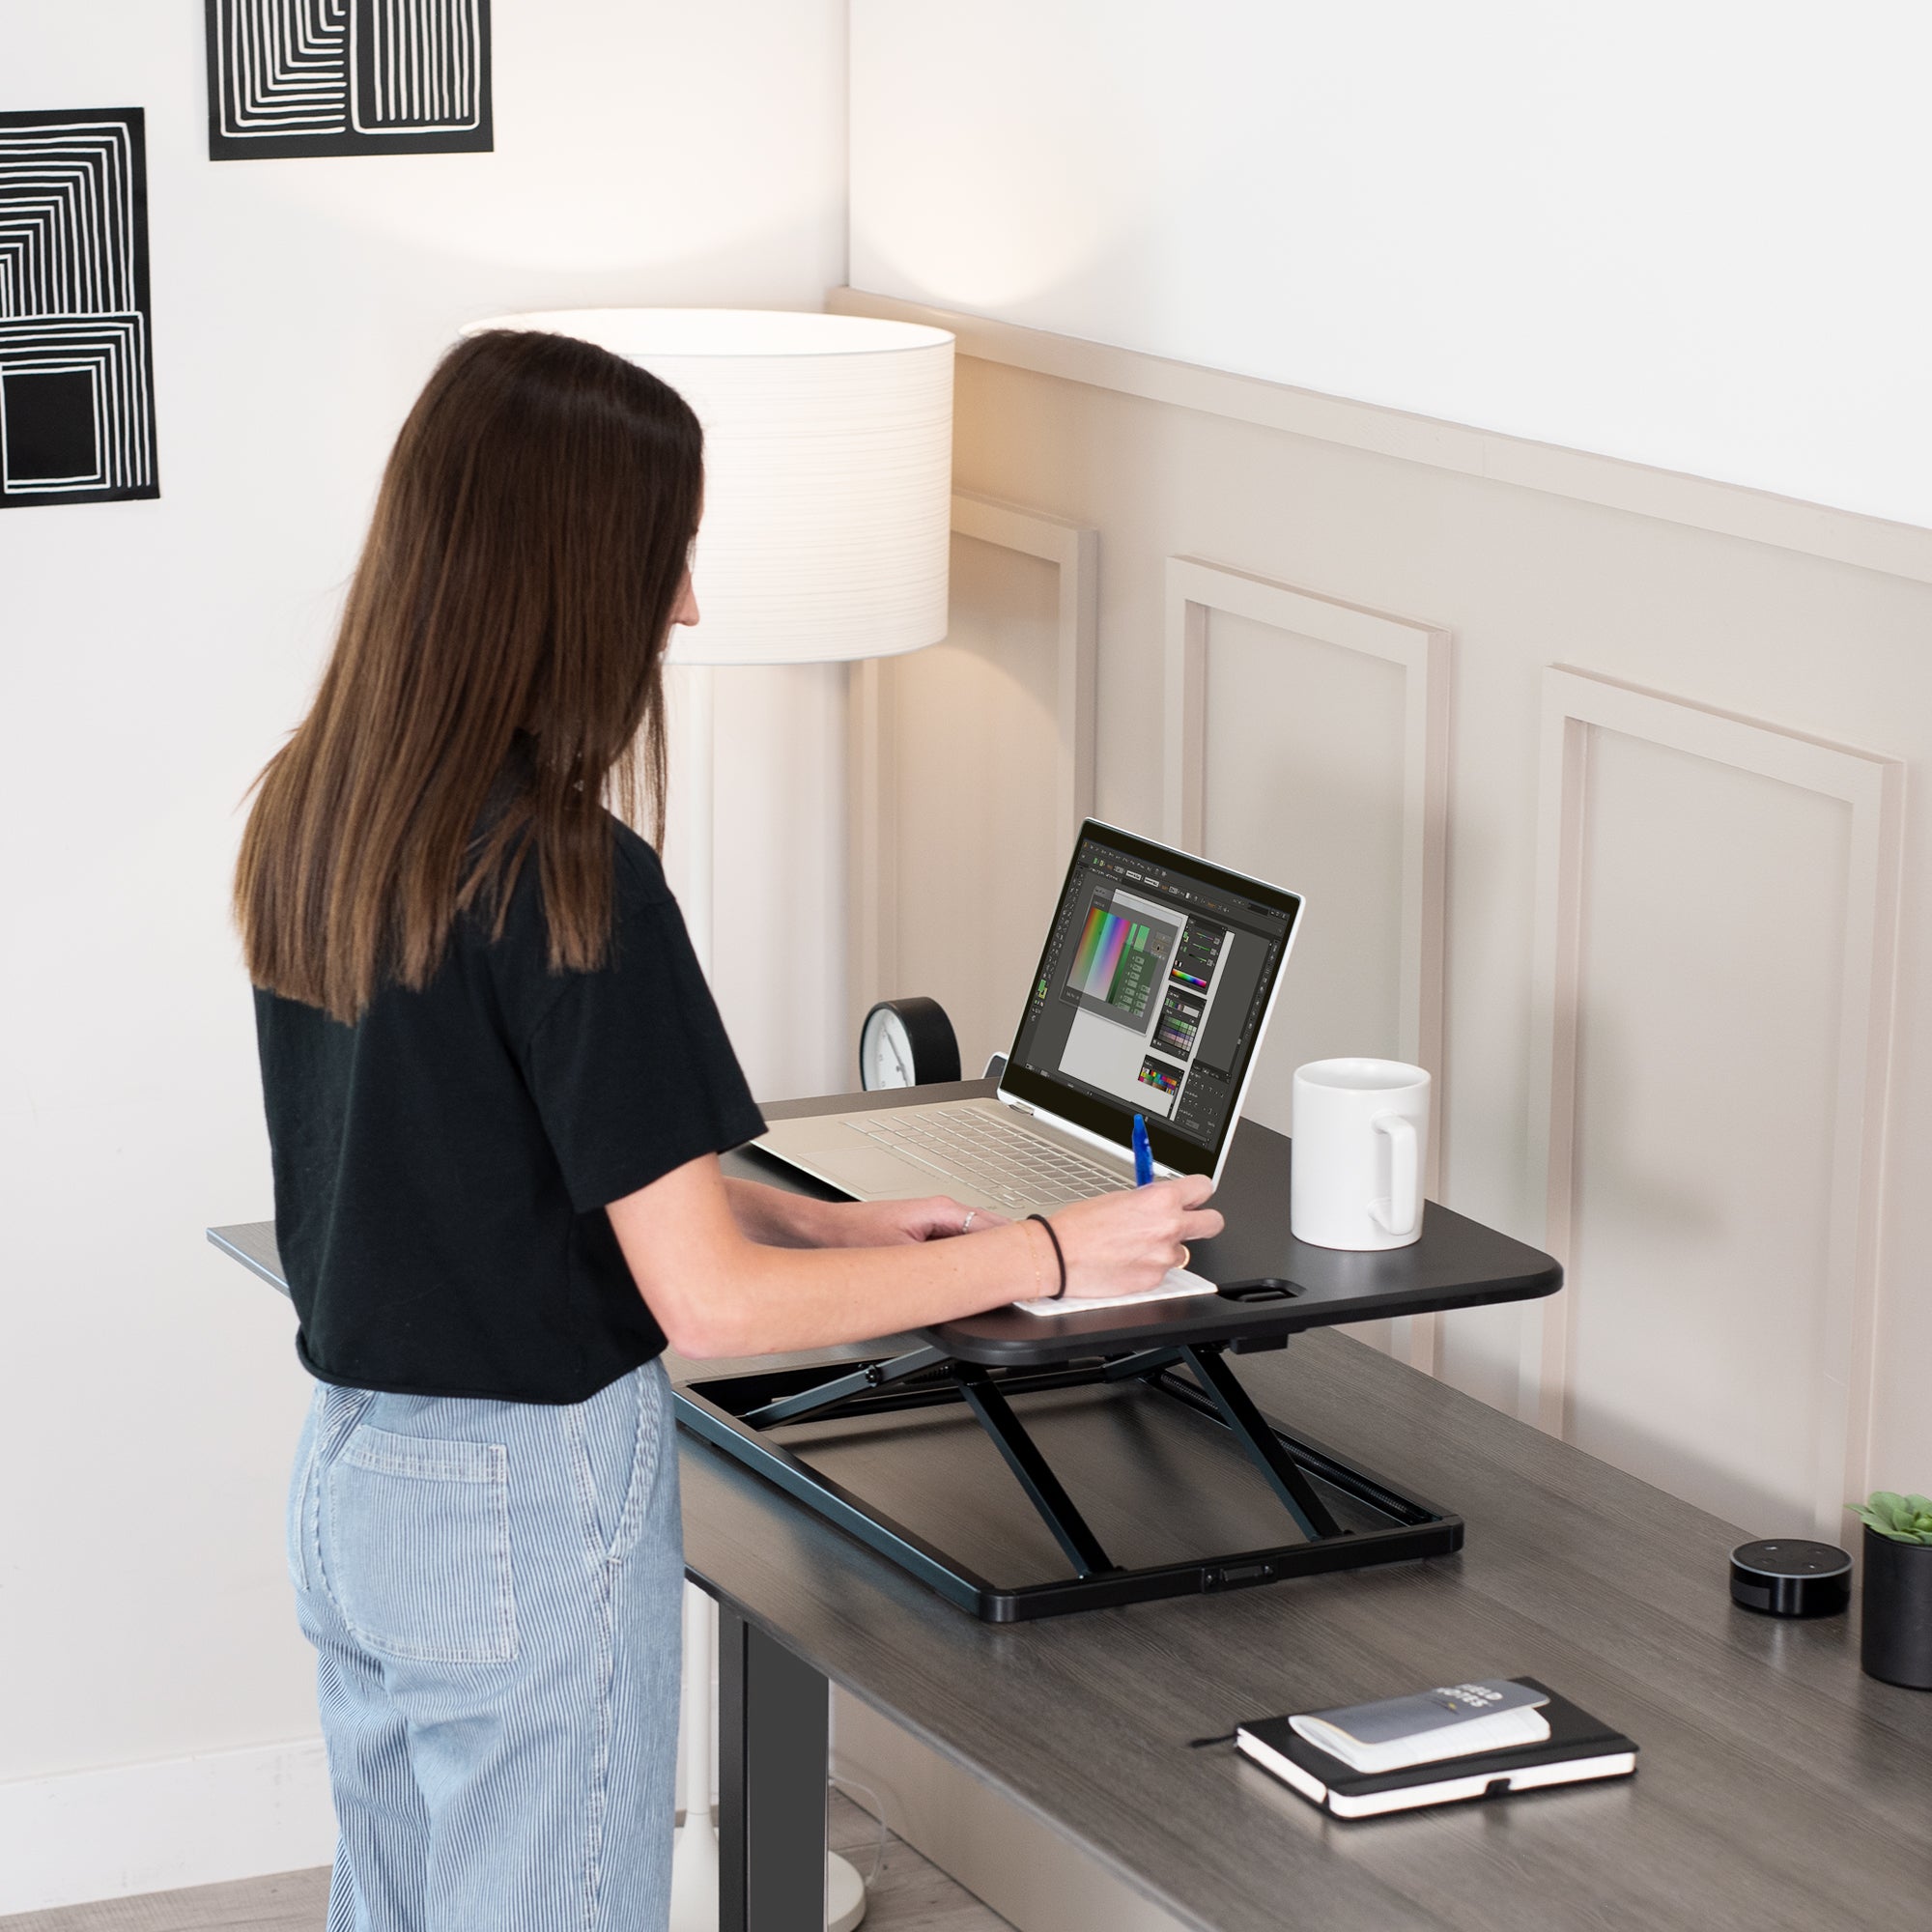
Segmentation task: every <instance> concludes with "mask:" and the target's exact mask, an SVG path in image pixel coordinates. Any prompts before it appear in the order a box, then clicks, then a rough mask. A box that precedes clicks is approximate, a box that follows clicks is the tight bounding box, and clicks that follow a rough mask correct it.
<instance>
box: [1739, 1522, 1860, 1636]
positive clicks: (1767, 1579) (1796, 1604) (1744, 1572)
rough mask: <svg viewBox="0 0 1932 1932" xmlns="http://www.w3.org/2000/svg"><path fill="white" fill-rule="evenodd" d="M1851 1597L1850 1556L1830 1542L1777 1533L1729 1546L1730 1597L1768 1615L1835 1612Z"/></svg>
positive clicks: (1796, 1615)
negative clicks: (1776, 1534)
mask: <svg viewBox="0 0 1932 1932" xmlns="http://www.w3.org/2000/svg"><path fill="white" fill-rule="evenodd" d="M1851 1601H1852V1559H1851V1556H1850V1554H1849V1553H1848V1552H1847V1551H1845V1550H1843V1549H1840V1548H1837V1547H1836V1546H1835V1545H1834V1544H1830V1543H1804V1542H1801V1541H1799V1540H1798V1539H1796V1538H1786V1537H1776V1538H1774V1539H1772V1540H1771V1541H1769V1542H1765V1543H1741V1544H1739V1545H1738V1547H1737V1548H1735V1549H1734V1550H1732V1551H1731V1602H1732V1603H1734V1604H1738V1605H1742V1606H1743V1607H1744V1608H1745V1609H1747V1610H1758V1611H1761V1612H1762V1613H1763V1614H1764V1615H1765V1616H1768V1617H1834V1616H1836V1615H1837V1614H1838V1612H1839V1611H1840V1610H1842V1609H1843V1608H1844V1607H1845V1605H1847V1604H1849V1603H1850V1602H1851Z"/></svg>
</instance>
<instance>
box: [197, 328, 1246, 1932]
mask: <svg viewBox="0 0 1932 1932" xmlns="http://www.w3.org/2000/svg"><path fill="white" fill-rule="evenodd" d="M702 490H703V470H702V443H701V436H700V432H699V429H698V425H697V421H696V417H695V416H694V415H693V414H692V412H691V410H690V409H689V407H688V406H687V405H686V404H685V403H684V402H683V400H682V399H681V398H680V397H679V396H677V394H676V393H675V392H674V391H672V390H671V389H669V388H668V387H667V386H666V385H665V384H663V383H661V382H659V381H658V380H657V379H656V378H654V377H652V376H650V375H648V374H646V373H645V372H644V371H642V370H641V369H639V368H637V367H635V366H634V365H632V364H631V363H629V362H626V361H624V360H622V359H621V358H619V357H617V356H614V355H609V354H608V353H606V352H605V351H603V350H600V349H597V348H594V347H592V346H591V345H589V344H587V343H583V342H579V341H576V340H573V339H571V338H569V337H564V336H555V335H546V334H521V333H510V332H497V333H491V334H486V335H481V336H477V337H475V338H472V339H471V340H469V341H468V342H466V343H465V344H463V345H462V346H461V347H460V348H458V349H456V350H454V351H453V352H452V353H451V354H450V355H448V356H447V357H446V358H445V359H444V360H443V362H442V363H441V365H440V367H439V368H438V369H437V371H436V373H435V375H434V376H433V377H432V378H431V380H430V383H429V385H428V387H427V388H426V389H425V390H424V392H423V394H422V397H421V398H420V400H419V401H418V402H417V404H416V406H415V408H414V410H413V411H412V412H411V415H410V417H409V420H408V422H407V423H406V424H405V425H404V427H403V431H402V434H401V437H400V438H399V439H398V441H397V444H396V448H395V451H394V453H393V454H392V456H391V458H390V460H389V465H388V468H387V470H386V473H385V475H384V482H383V488H382V493H381V496H380V498H379V500H378V503H377V508H376V516H375V522H374V525H373V527H372V528H371V531H370V534H369V539H368V544H367V547H366V549H365V551H364V553H363V556H362V560H361V563H360V565H359V567H358V569H357V571H356V575H355V582H354V584H353V586H352V588H351V591H350V595H349V600H348V605H347V609H346V611H345V613H344V616H343V621H342V628H341V632H340V635H339V637H338V639H337V641H336V645H335V650H334V653H333V655H332V657H331V659H330V661H329V664H328V667H327V670H326V672H325V673H324V676H323V680H322V685H321V689H320V691H319V692H318V694H317V696H316V699H315V703H314V705H313V707H312V709H311V710H310V712H309V714H308V716H307V718H306V719H305V720H304V721H303V722H302V724H301V725H300V726H299V727H298V729H297V731H296V732H295V734H294V736H293V737H292V738H291V740H290V742H289V743H288V745H287V746H286V747H285V748H284V749H283V750H282V751H281V752H280V753H278V754H277V755H276V756H275V757H274V758H273V759H272V760H271V761H270V764H269V766H268V768H267V770H266V771H265V772H264V774H263V777H262V780H261V783H260V792H259V796H258V797H257V800H256V803H255V806H254V809H253V810H252V812H251V815H250V817H249V821H248V826H247V831H246V834H245V837H244V838H243V842H242V848H241V863H240V867H239V869H238V873H237V879H236V908H237V915H238V918H239V921H240V923H241V932H242V936H243V942H244V947H245V952H246V957H247V964H248V970H249V976H250V978H251V980H253V981H254V984H255V987H256V995H255V998H256V1019H257V1030H258V1036H259V1040H260V1046H261V1060H262V1081H263V1089H264V1094H265V1097H266V1102H267V1110H268V1118H269V1130H270V1142H271V1146H272V1150H273V1158H274V1182H275V1225H276V1233H277V1237H278V1240H279V1243H280V1247H281V1253H282V1258H283V1262H284V1264H285V1265H286V1268H287V1272H288V1279H289V1285H290V1289H291V1291H292V1293H293V1295H294V1298H295V1303H296V1308H297V1312H298V1316H299V1318H300V1331H299V1336H298V1344H297V1346H298V1351H299V1353H300V1356H301V1359H302V1362H303V1364H304V1366H305V1367H306V1368H307V1369H308V1370H309V1372H310V1373H311V1374H312V1375H313V1376H314V1377H315V1378H317V1381H318V1384H319V1386H318V1388H317V1391H316V1399H315V1403H314V1406H313V1407H312V1409H311V1412H310V1415H309V1419H308V1423H307V1425H306V1427H305V1429H304V1431H303V1435H302V1439H301V1444H300V1447H299V1450H298V1457H297V1463H296V1470H295V1478H294V1482H293V1485H292V1489H291V1495H290V1508H289V1551H288V1553H289V1564H290V1570H291V1574H292V1577H293V1579H294V1582H295V1586H296V1593H297V1600H298V1609H299V1615H300V1619H301V1624H302V1628H303V1630H304V1632H305V1633H306V1634H307V1635H308V1637H309V1640H310V1641H311V1642H312V1643H313V1644H314V1646H315V1649H316V1652H317V1657H318V1671H319V1687H320V1696H321V1704H322V1715H323V1726H324V1731H325V1734H326V1736H327V1745H328V1757H329V1776H330V1779H331V1783H332V1786H333V1790H334V1796H335V1806H336V1815H337V1820H338V1823H339V1826H340V1833H341V1835H340V1843H339V1849H338V1853H337V1858H336V1866H335V1874H334V1882H333V1886H332V1889H331V1891H330V1895H329V1916H328V1924H329V1932H497V1928H500V1929H501V1932H550V1928H555V1932H564V1928H566V1927H567V1928H570V1932H598V1928H601V1927H604V1926H607V1925H609V1926H611V1927H617V1926H622V1927H624V1928H626V1932H630V1928H648V1927H653V1926H660V1925H662V1924H663V1923H664V1922H665V1918H666V1914H667V1901H668V1881H669V1865H670V1846H671V1816H672V1808H671V1807H672V1788H673V1764H674V1756H675V1747H676V1734H677V1695H678V1675H679V1672H678V1637H679V1609H678V1605H679V1589H680V1584H681V1579H682V1554H681V1542H680V1532H679V1520H678V1502H677V1460H676V1451H675V1445H674V1442H673V1439H672V1433H673V1432H672V1423H671V1415H670V1402H669V1393H668V1382H667V1378H666V1376H665V1372H664V1368H663V1365H662V1363H661V1362H660V1361H659V1359H658V1357H659V1355H660V1353H661V1351H662V1350H663V1349H664V1348H665V1346H666V1343H667V1340H668V1342H669V1343H670V1344H671V1345H672V1346H674V1347H676V1348H677V1349H678V1350H681V1351H682V1352H684V1353H686V1354H690V1355H699V1356H704V1355H731V1354H745V1353H753V1352H763V1351H768V1350H791V1349H804V1348H811V1347H815V1346H820V1345H824V1344H827V1343H833V1342H845V1341H856V1340H860V1339H864V1338H866V1337H869V1336H874V1335H881V1334H888V1333H892V1332H895V1331H896V1330H899V1329H903V1328H911V1327H919V1326H923V1325H924V1324H927V1323H930V1322H934V1321H946V1320H949V1319H952V1318H954V1317H958V1316H964V1315H970V1314H975V1313H978V1312H979V1311H980V1310H982V1309H987V1308H992V1307H995V1306H997V1305H998V1304H1000V1303H1001V1302H1004V1301H1009V1300H1013V1299H1016V1298H1021V1297H1025V1296H1029V1295H1037V1294H1050V1293H1054V1292H1055V1290H1056V1289H1057V1288H1059V1287H1060V1285H1061V1282H1062V1270H1063V1267H1064V1270H1065V1277H1064V1278H1065V1293H1068V1294H1070V1295H1083V1294H1095V1293H1126V1292H1130V1291H1132V1290H1134V1289H1137V1288H1145V1287H1151V1285H1152V1284H1153V1283H1154V1281H1156V1280H1157V1279H1158V1277H1159V1276H1160V1275H1161V1273H1162V1272H1163V1271H1164V1270H1165V1269H1167V1268H1168V1267H1170V1266H1172V1265H1174V1264H1177V1263H1179V1262H1180V1261H1181V1260H1182V1259H1183V1258H1184V1247H1183V1243H1184V1242H1186V1241H1188V1240H1191V1239H1197V1238H1202V1237H1205V1236H1209V1235H1211V1234H1213V1233H1215V1232H1217V1231H1218V1229H1219V1226H1220V1217H1219V1215H1217V1214H1215V1213H1214V1212H1213V1211H1212V1210H1210V1209H1206V1208H1203V1206H1202V1203H1203V1202H1204V1201H1205V1199H1206V1197H1207V1194H1208V1182H1207V1181H1206V1180H1204V1179H1185V1180H1177V1181H1164V1182H1159V1183H1156V1184H1155V1185H1153V1186H1150V1187H1145V1188H1141V1189H1138V1190H1131V1191H1128V1192H1124V1193H1122V1194H1117V1195H1112V1196H1109V1197H1106V1198H1104V1199H1102V1200H1098V1201H1091V1202H1085V1203H1081V1204H1079V1205H1077V1206H1075V1207H1072V1208H1066V1209H1065V1210H1063V1211H1062V1212H1061V1213H1059V1214H1058V1215H1056V1216H1055V1218H1054V1231H1055V1233H1056V1234H1057V1236H1058V1248H1059V1253H1058V1254H1056V1251H1055V1243H1054V1241H1053V1239H1052V1238H1051V1237H1050V1236H1049V1235H1048V1233H1047V1231H1046V1230H1044V1229H1043V1228H1041V1227H1039V1226H1037V1225H1035V1224H1033V1223H1030V1222H1022V1223H1019V1224H1016V1225H999V1224H998V1223H997V1217H988V1216H986V1215H984V1214H983V1213H981V1214H980V1216H979V1217H977V1218H978V1220H979V1221H980V1223H981V1224H982V1225H981V1228H980V1229H979V1230H976V1231H975V1232H974V1233H973V1234H972V1235H971V1236H970V1237H969V1238H966V1239H963V1240H962V1239H943V1238H941V1237H942V1236H957V1235H960V1234H962V1233H963V1232H964V1231H965V1227H966V1220H967V1216H966V1210H965V1209H964V1208H961V1207H960V1206H959V1204H958V1203H956V1202H953V1201H950V1200H943V1199H940V1200H929V1201H916V1202H880V1203H871V1204H866V1205H860V1204H834V1203H824V1202H818V1201H811V1200H806V1199H803V1198H800V1197H797V1196H794V1195H790V1194H786V1193H783V1192H781V1191H779V1190H777V1189H773V1188H768V1187H762V1186H759V1185H757V1184H755V1183H753V1182H748V1181H743V1180H737V1179H726V1178H725V1177H724V1175H723V1174H722V1173H721V1172H720V1169H719V1164H718V1155H719V1154H720V1153H721V1152H723V1151H726V1150H728V1149H730V1148H733V1147H736V1146H738V1145H739V1144H741V1143H742V1142H744V1141H747V1140H749V1139H751V1138H752V1137H753V1135H755V1134H757V1133H758V1132H760V1131H761V1130H762V1126H763V1122H762V1121H761V1120H760V1118H759V1115H758V1111H757V1109H756V1107H755V1106H753V1102H752V1097H751V1094H750V1093H749V1092H748V1090H747V1088H746V1085H745V1081H744V1077H743V1075H742V1074H741V1073H740V1071H739V1069H738V1065H737V1062H736V1060H735V1059H734V1057H733V1055H732V1052H731V1047H730V1043H729V1042H728V1040H727V1039H726V1038H725V1032H724V1029H723V1027H722V1025H721V1024H720V1022H719V1018H718V1013H717V1010H716V1009H715V1007H714V1006H713V1005H712V1001H711V997H710V994H709V992H708V990H707V988H706V986H705V983H704V980H703V977H702V975H701V974H700V972H699V970H698V967H697V964H696V959H695V958H694V956H693V954H692V951H691V947H690V944H689V942H688V940H687V938H686V935H685V931H684V926H683V923H682V921H681V920H680V918H679V916H678V911H677V906H676V903H675V901H674V900H673V899H672V897H671V895H670V893H669V892H668V889H667V888H666V885H665V881H664V874H663V871H662V869H661V867H660V866H659V863H658V858H657V853H656V851H655V850H654V848H653V845H652V844H651V843H646V841H645V840H644V839H642V838H639V836H638V835H637V834H636V833H634V832H632V831H631V830H630V829H629V828H628V826H627V825H626V824H625V823H624V822H623V819H636V818H638V817H639V815H640V814H639V808H640V806H646V807H647V808H648V810H649V814H650V822H652V823H653V824H654V825H655V827H656V828H657V831H658V833H659V835H660V837H661V835H662V829H663V796H664V776H665V749H664V747H665V732H664V705H663V680H662V668H663V660H664V653H665V646H666V643H667V640H668V637H669V633H670V627H671V626H672V625H673V624H695V623H696V621H697V616H698V612H697V606H696V601H695V598H694V594H693V589H692V583H691V577H690V570H689V562H688V559H689V555H690V550H691V545H692V540H693V538H694V537H695V536H696V529H697V523H698V517H699V514H700V509H701V500H702ZM607 803H608V804H610V805H614V806H615V807H617V809H618V810H619V811H620V812H621V814H622V817H621V818H619V817H613V816H612V815H611V811H610V810H607ZM989 1222H991V1223H992V1225H986V1224H987V1223H989ZM1061 1255H1064V1257H1065V1259H1064V1262H1063V1261H1062V1260H1061V1258H1060V1257H1061Z"/></svg>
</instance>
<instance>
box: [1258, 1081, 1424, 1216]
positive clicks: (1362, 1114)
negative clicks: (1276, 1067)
mask: <svg viewBox="0 0 1932 1932" xmlns="http://www.w3.org/2000/svg"><path fill="white" fill-rule="evenodd" d="M1293 1134H1294V1160H1293V1167H1292V1168H1291V1170H1290V1181H1289V1200H1288V1216H1289V1225H1290V1226H1291V1227H1292V1228H1293V1230H1294V1237H1295V1239H1296V1240H1298V1241H1309V1242H1312V1243H1313V1244H1314V1245H1315V1246H1316V1247H1318V1248H1406V1247H1407V1246H1408V1244H1409V1243H1410V1242H1411V1241H1419V1240H1420V1239H1421V1238H1422V1170H1423V1167H1424V1165H1425V1163H1426V1162H1427V1160H1428V1157H1429V1074H1428V1071H1427V1070H1426V1069H1425V1068H1423V1067H1420V1066H1410V1065H1406V1063H1405V1062H1403V1061H1400V1060H1311V1061H1310V1062H1309V1063H1308V1065H1306V1066H1297V1067H1296V1068H1295V1069H1294V1123H1293Z"/></svg>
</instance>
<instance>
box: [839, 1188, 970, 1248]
mask: <svg viewBox="0 0 1932 1932" xmlns="http://www.w3.org/2000/svg"><path fill="white" fill-rule="evenodd" d="M1005 1225H1006V1216H1005V1215H1003V1214H995V1213H994V1212H993V1210H992V1209H991V1208H968V1207H966V1206H964V1205H963V1204H962V1203H960V1202H957V1201H954V1200H952V1198H951V1197H950V1196H948V1195H944V1194H933V1195H928V1196H927V1197H926V1198H925V1199H924V1200H923V1201H849V1202H847V1201H840V1202H835V1203H829V1204H828V1205H827V1206H826V1208H825V1212H824V1219H823V1223H822V1226H821V1229H820V1233H821V1236H822V1238H821V1240H820V1242H819V1245H820V1246H822V1247H828V1248H894V1247H898V1246H899V1245H901V1244H902V1243H904V1242H906V1241H938V1240H944V1239H945V1238H946V1237H947V1236H951V1235H969V1234H977V1233H978V1232H979V1231H980V1229H982V1228H1001V1227H1004V1226H1005Z"/></svg>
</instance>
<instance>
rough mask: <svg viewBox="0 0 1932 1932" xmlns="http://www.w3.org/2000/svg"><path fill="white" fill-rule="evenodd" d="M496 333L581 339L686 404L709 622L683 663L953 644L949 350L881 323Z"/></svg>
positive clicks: (679, 645)
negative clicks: (697, 453) (697, 452)
mask: <svg viewBox="0 0 1932 1932" xmlns="http://www.w3.org/2000/svg"><path fill="white" fill-rule="evenodd" d="M485 328H539V329H549V330H551V331H553V332H554V333H556V334H559V335H575V336H580V337H582V339H583V340H584V341H586V342H594V343H596V344H597V345H598V346H599V347H600V348H604V349H609V350H611V351H612V352H613V353H614V354H616V355H622V356H625V357H627V358H628V359H629V360H631V361H633V362H637V363H639V364H640V365H641V366H642V367H644V368H646V369H648V370H649V371H650V372H651V373H652V375H654V376H657V377H660V378H661V379H662V380H663V381H665V382H667V383H668V384H670V385H671V387H672V388H674V389H676V390H677V391H678V393H679V394H680V395H682V396H683V397H684V398H685V400H686V401H687V402H689V403H690V404H691V406H692V408H693V409H694V410H696V412H697V418H698V420H699V421H700V422H701V423H702V424H703V425H704V522H703V526H702V528H701V529H700V530H699V532H698V538H697V552H696V559H695V561H694V564H693V569H692V581H693V583H694V585H695V587H696V593H697V604H698V610H699V611H700V613H701V621H700V622H699V623H698V624H697V625H696V628H694V629H689V630H686V629H679V630H676V631H674V632H673V633H672V648H671V653H670V656H671V660H672V662H674V663H678V664H707V665H742V664H822V663H827V662H833V661H837V660H839V659H846V658H871V657H889V656H892V655H894V654H895V653H897V652H900V651H915V650H919V649H921V648H922V647H923V646H924V645H926V644H933V643H937V642H938V641H939V640H940V639H942V638H944V637H945V635H946V589H947V561H948V552H949V543H950V538H949V527H950V525H951V521H952V518H951V502H952V336H951V335H950V334H948V333H947V331H946V330H945V329H943V328H926V327H921V326H919V325H917V324H913V323H901V322H880V321H875V320H874V319H872V318H870V317H867V316H846V315H811V314H807V313H795V312H790V311H785V310H767V309H703V308H587V309H554V310H548V311H545V312H544V313H541V314H535V315H506V316H499V317H497V318H496V319H495V320H494V321H491V322H483V323H477V324H475V325H474V327H472V328H471V329H469V330H467V331H466V333H470V334H473V333H475V332H477V331H478V330H480V329H485Z"/></svg>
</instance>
